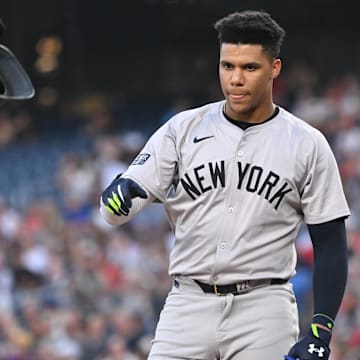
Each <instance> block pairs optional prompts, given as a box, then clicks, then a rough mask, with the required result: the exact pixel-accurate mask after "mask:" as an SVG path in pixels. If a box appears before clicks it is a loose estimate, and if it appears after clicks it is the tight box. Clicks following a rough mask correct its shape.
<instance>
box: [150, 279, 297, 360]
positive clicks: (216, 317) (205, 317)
mask: <svg viewBox="0 0 360 360" xmlns="http://www.w3.org/2000/svg"><path fill="white" fill-rule="evenodd" d="M298 334H299V330H298V311H297V306H296V300H295V296H294V293H293V290H292V285H291V284H289V283H286V284H283V285H266V286H262V287H258V288H254V289H252V290H250V291H249V292H247V293H243V294H239V295H233V294H227V295H223V296H218V295H215V294H205V293H204V292H203V291H202V290H201V288H200V287H199V286H198V285H197V284H196V283H195V282H194V281H193V280H191V279H189V278H187V277H181V276H180V277H176V286H175V285H173V287H172V289H171V291H170V292H169V294H168V296H167V299H166V302H165V305H164V308H163V310H162V312H161V314H160V319H159V322H158V325H157V329H156V333H155V338H154V340H153V344H152V349H151V352H150V355H149V357H148V359H149V360H165V359H166V360H170V359H174V360H175V359H176V360H180V359H181V360H218V359H221V360H230V359H231V360H263V359H264V360H282V359H283V358H284V355H285V354H287V352H288V351H289V349H290V347H291V346H292V345H293V344H294V343H295V342H296V340H297V337H298Z"/></svg>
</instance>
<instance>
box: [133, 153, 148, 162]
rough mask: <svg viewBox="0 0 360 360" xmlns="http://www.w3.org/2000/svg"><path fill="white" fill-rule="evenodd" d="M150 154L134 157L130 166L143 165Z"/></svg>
mask: <svg viewBox="0 0 360 360" xmlns="http://www.w3.org/2000/svg"><path fill="white" fill-rule="evenodd" d="M149 157H150V154H147V153H143V154H139V155H138V156H136V158H135V159H134V160H133V162H132V163H131V165H144V164H145V162H146V161H147V160H148V159H149Z"/></svg>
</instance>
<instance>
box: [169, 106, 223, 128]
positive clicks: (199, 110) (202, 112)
mask: <svg viewBox="0 0 360 360" xmlns="http://www.w3.org/2000/svg"><path fill="white" fill-rule="evenodd" d="M223 103H224V101H217V102H212V103H207V104H205V105H201V106H198V107H195V108H191V109H187V110H183V111H181V112H179V113H177V114H175V115H174V116H173V117H171V118H170V119H169V124H171V125H172V126H175V127H177V126H181V127H183V126H186V125H187V124H194V122H197V121H203V120H204V119H206V118H207V117H212V116H213V115H214V114H216V113H218V111H219V109H220V108H221V107H222V106H223Z"/></svg>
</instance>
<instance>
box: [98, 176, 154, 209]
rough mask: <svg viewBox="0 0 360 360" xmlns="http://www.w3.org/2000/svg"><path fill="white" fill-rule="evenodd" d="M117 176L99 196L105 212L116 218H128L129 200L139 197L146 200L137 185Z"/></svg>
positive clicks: (130, 203) (144, 193) (142, 190)
mask: <svg viewBox="0 0 360 360" xmlns="http://www.w3.org/2000/svg"><path fill="white" fill-rule="evenodd" d="M121 175H122V174H119V175H117V176H116V177H115V179H114V180H113V181H112V182H111V184H110V185H109V186H108V187H107V188H106V189H105V190H104V191H103V193H102V194H101V199H102V201H103V203H104V205H105V208H106V210H107V211H108V212H109V213H110V214H112V215H117V216H121V215H124V216H128V215H129V209H130V208H131V205H132V201H131V199H133V198H136V197H140V198H142V199H146V198H147V195H146V192H145V191H144V189H143V188H142V187H140V185H139V184H137V183H136V182H135V181H133V180H131V179H126V178H121Z"/></svg>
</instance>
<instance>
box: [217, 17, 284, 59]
mask: <svg viewBox="0 0 360 360" xmlns="http://www.w3.org/2000/svg"><path fill="white" fill-rule="evenodd" d="M214 28H215V29H216V30H217V31H218V38H219V40H220V44H222V43H230V44H239V43H242V44H256V45H262V47H263V49H264V50H265V51H267V52H268V53H269V54H270V55H271V56H272V57H273V58H277V57H278V56H279V53H280V47H281V44H282V42H283V39H284V37H285V30H284V29H283V28H282V27H281V26H280V25H279V24H278V23H277V22H276V21H275V20H274V19H273V18H272V17H271V16H270V14H268V13H267V12H265V11H262V10H261V11H256V10H244V11H240V12H235V13H232V14H229V15H227V16H226V17H224V18H222V19H220V20H218V21H217V22H216V23H215V25H214Z"/></svg>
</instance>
